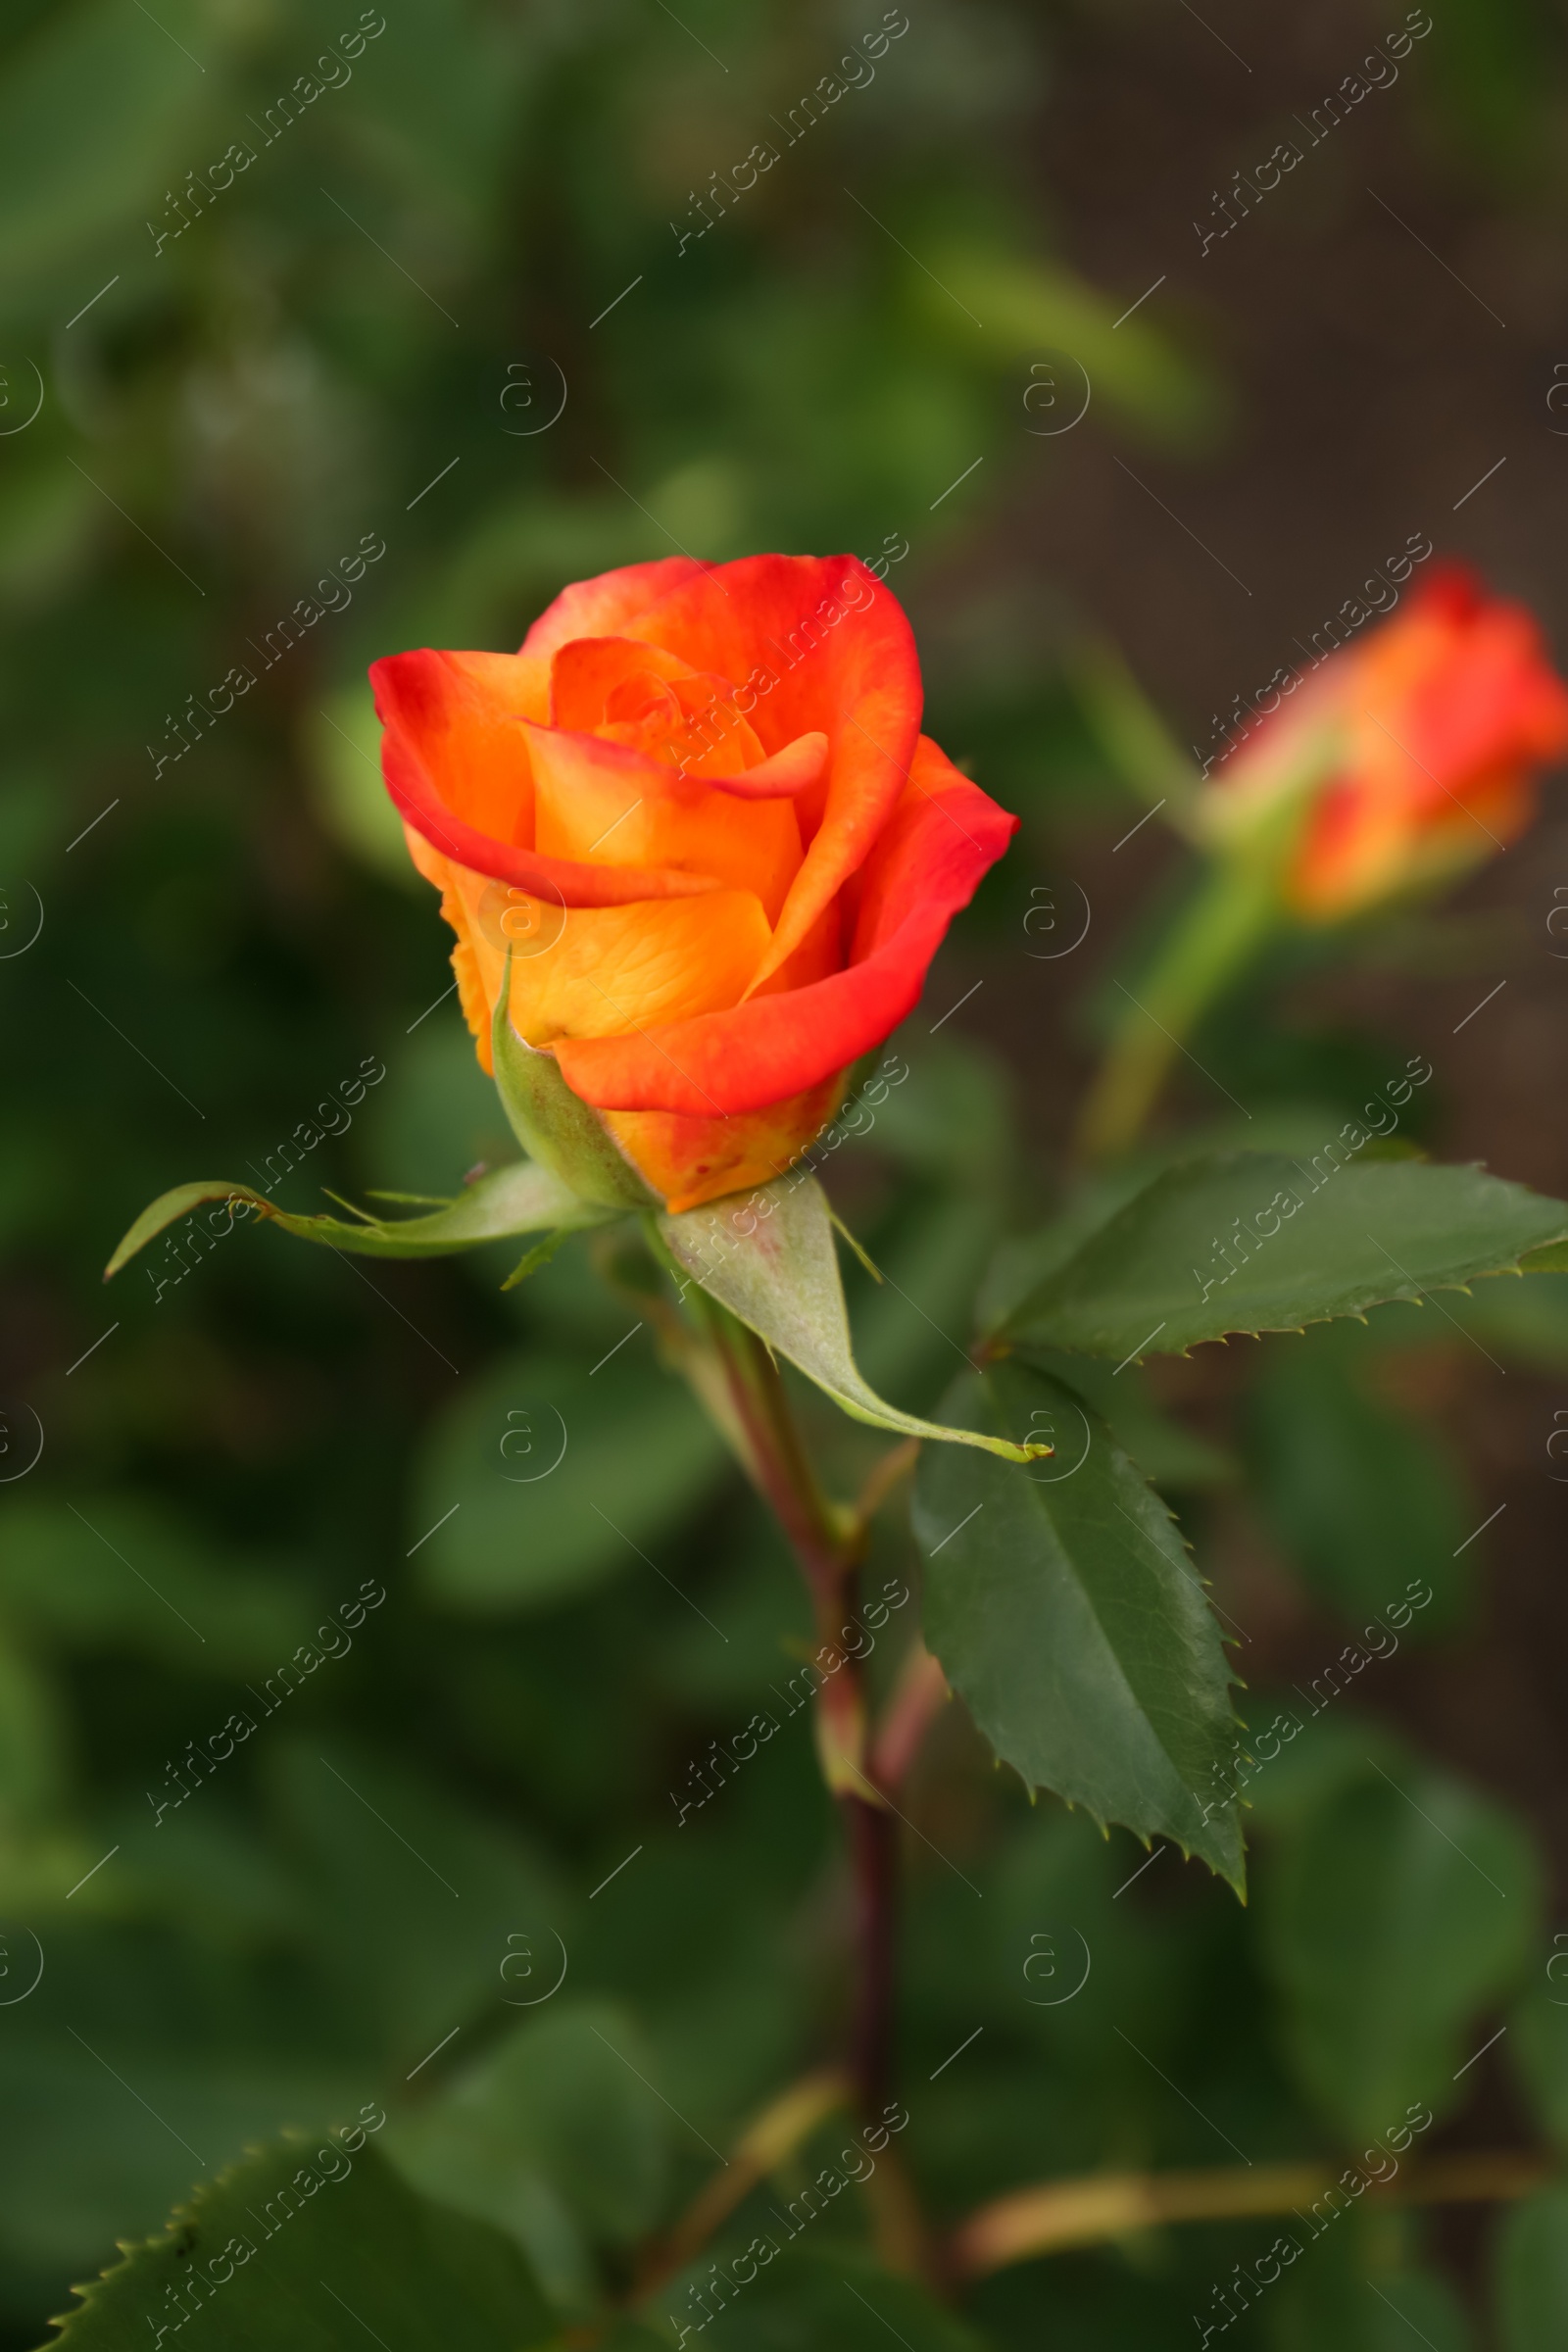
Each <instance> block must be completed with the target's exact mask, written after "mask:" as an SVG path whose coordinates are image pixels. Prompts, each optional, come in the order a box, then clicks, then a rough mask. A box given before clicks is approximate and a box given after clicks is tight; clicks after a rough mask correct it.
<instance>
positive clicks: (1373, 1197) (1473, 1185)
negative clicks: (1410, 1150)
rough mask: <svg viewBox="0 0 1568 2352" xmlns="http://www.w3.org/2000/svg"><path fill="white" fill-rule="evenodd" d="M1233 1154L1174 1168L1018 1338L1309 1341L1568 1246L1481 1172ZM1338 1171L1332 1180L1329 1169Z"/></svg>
mask: <svg viewBox="0 0 1568 2352" xmlns="http://www.w3.org/2000/svg"><path fill="white" fill-rule="evenodd" d="M1339 1149H1340V1150H1341V1152H1342V1158H1341V1160H1340V1161H1339V1162H1338V1163H1336V1162H1334V1161H1333V1160H1329V1154H1328V1152H1320V1153H1318V1154H1317V1156H1316V1158H1315V1159H1314V1160H1313V1162H1312V1165H1311V1167H1310V1168H1307V1167H1305V1166H1303V1165H1302V1163H1301V1162H1300V1161H1299V1160H1297V1159H1292V1158H1289V1157H1287V1156H1286V1154H1285V1153H1284V1152H1226V1153H1224V1154H1221V1155H1219V1156H1217V1157H1215V1158H1211V1159H1201V1160H1194V1161H1192V1162H1190V1163H1189V1164H1188V1165H1187V1166H1185V1167H1178V1168H1172V1169H1169V1170H1167V1172H1166V1173H1165V1174H1164V1175H1162V1176H1160V1177H1157V1178H1156V1179H1155V1181H1154V1182H1153V1183H1152V1185H1150V1186H1149V1188H1148V1190H1147V1191H1145V1192H1143V1193H1140V1194H1139V1195H1138V1197H1137V1199H1136V1200H1134V1201H1129V1202H1128V1204H1127V1206H1126V1207H1125V1208H1123V1209H1120V1210H1119V1211H1118V1212H1117V1214H1116V1215H1115V1216H1113V1217H1111V1218H1110V1219H1109V1221H1108V1222H1107V1223H1106V1224H1104V1225H1103V1226H1101V1227H1100V1229H1099V1230H1098V1231H1097V1232H1095V1233H1094V1234H1092V1235H1091V1236H1090V1238H1089V1239H1088V1241H1086V1242H1085V1243H1084V1244H1083V1245H1082V1246H1081V1247H1080V1248H1079V1249H1078V1250H1075V1251H1074V1253H1073V1254H1072V1256H1071V1257H1069V1258H1068V1259H1067V1260H1066V1262H1065V1263H1064V1264H1063V1265H1060V1266H1058V1267H1056V1268H1055V1269H1054V1271H1053V1272H1051V1273H1049V1274H1047V1275H1046V1277H1045V1278H1044V1280H1043V1281H1041V1282H1040V1283H1039V1284H1037V1285H1036V1287H1035V1288H1034V1289H1033V1290H1032V1291H1031V1292H1030V1293H1029V1294H1028V1296H1027V1297H1026V1298H1025V1299H1023V1301H1022V1303H1021V1304H1020V1305H1018V1306H1017V1307H1015V1308H1014V1310H1013V1312H1012V1314H1011V1315H1010V1317H1009V1318H1008V1320H1007V1322H1006V1323H1005V1325H1004V1326H1003V1332H1002V1336H1003V1337H1004V1338H1005V1339H1008V1340H1012V1341H1014V1342H1030V1341H1035V1342H1039V1343H1040V1344H1041V1345H1043V1346H1046V1347H1051V1348H1071V1349H1073V1350H1075V1351H1076V1352H1078V1353H1080V1354H1085V1355H1108V1356H1115V1357H1116V1358H1118V1359H1125V1358H1127V1357H1130V1356H1141V1355H1146V1354H1149V1353H1151V1352H1154V1353H1157V1354H1160V1355H1179V1354H1184V1353H1185V1352H1186V1350H1187V1349H1188V1348H1194V1347H1197V1346H1198V1345H1199V1344H1200V1343H1201V1342H1202V1341H1204V1340H1218V1339H1223V1338H1224V1337H1225V1336H1226V1335H1227V1334H1228V1333H1231V1332H1252V1333H1256V1332H1263V1331H1299V1330H1300V1329H1301V1327H1302V1326H1303V1325H1304V1324H1307V1323H1312V1322H1322V1321H1324V1320H1326V1319H1327V1318H1328V1317H1330V1316H1333V1315H1360V1314H1364V1313H1365V1312H1366V1310H1367V1308H1368V1307H1370V1306H1376V1305H1377V1304H1379V1302H1380V1301H1382V1300H1384V1299H1421V1298H1422V1297H1423V1296H1424V1295H1425V1294H1426V1293H1428V1292H1430V1291H1434V1290H1443V1289H1448V1290H1455V1289H1462V1288H1463V1287H1464V1285H1465V1284H1467V1283H1469V1282H1472V1281H1473V1280H1474V1279H1475V1278H1476V1276H1477V1275H1480V1274H1496V1273H1500V1272H1502V1271H1503V1270H1504V1269H1507V1268H1512V1267H1515V1266H1517V1265H1518V1262H1519V1260H1520V1259H1521V1258H1522V1257H1523V1256H1524V1255H1525V1254H1526V1252H1527V1251H1529V1250H1533V1249H1536V1248H1538V1247H1539V1246H1540V1245H1541V1244H1542V1243H1544V1242H1547V1241H1554V1240H1557V1239H1559V1238H1560V1237H1562V1236H1563V1235H1564V1234H1565V1233H1568V1207H1565V1206H1564V1205H1563V1203H1562V1202H1561V1201H1546V1200H1544V1199H1543V1198H1542V1197H1541V1196H1540V1195H1539V1194H1537V1193H1530V1192H1527V1191H1526V1190H1525V1189H1524V1187H1523V1186H1522V1185H1517V1184H1505V1183H1504V1182H1503V1181H1502V1180H1501V1178H1500V1177H1496V1176H1489V1175H1488V1174H1487V1173H1486V1172H1485V1170H1484V1169H1481V1168H1475V1167H1462V1168H1435V1167H1429V1166H1427V1165H1426V1164H1425V1163H1424V1162H1421V1161H1417V1160H1364V1161H1359V1162H1348V1161H1347V1160H1345V1159H1344V1157H1343V1152H1344V1148H1343V1147H1339ZM1325 1160H1329V1168H1328V1172H1327V1173H1325V1172H1324V1168H1323V1165H1322V1163H1323V1162H1324V1161H1325Z"/></svg>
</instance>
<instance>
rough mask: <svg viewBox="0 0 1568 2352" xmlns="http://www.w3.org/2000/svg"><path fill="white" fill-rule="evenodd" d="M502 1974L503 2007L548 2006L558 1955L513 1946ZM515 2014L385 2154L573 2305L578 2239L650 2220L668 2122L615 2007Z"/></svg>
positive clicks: (646, 2060) (578, 2279)
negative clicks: (492, 2229)
mask: <svg viewBox="0 0 1568 2352" xmlns="http://www.w3.org/2000/svg"><path fill="white" fill-rule="evenodd" d="M507 1966H508V1969H509V1974H508V1977H507V1980H506V1991H505V1994H504V1997H506V1998H510V1999H516V2000H522V1999H529V1998H536V1997H538V1996H539V1995H546V1996H548V1993H549V1987H550V1985H551V1984H552V1982H553V1981H554V1979H555V1976H556V1971H557V1967H558V1960H557V1947H555V1946H553V1945H552V1944H551V1942H550V1939H549V1938H548V1937H547V1936H542V1935H538V1934H536V1935H534V1936H528V1937H524V1936H518V1937H516V1938H515V1941H514V1943H513V1945H512V1946H511V1947H510V1949H509V1953H508V1961H507ZM524 1971H526V1972H527V1974H526V1975H524V1973H523V1972H524ZM513 2014H514V2016H515V2019H516V2023H515V2026H514V2028H513V2030H512V2032H511V2033H509V2034H507V2035H506V2036H505V2038H504V2039H503V2040H501V2041H500V2042H498V2043H496V2044H495V2045H494V2046H493V2047H492V2048H490V2049H489V2050H487V2051H486V2053H485V2055H484V2056H483V2057H482V2058H481V2059H479V2061H478V2062H477V2063H476V2064H475V2065H473V2066H471V2067H470V2068H469V2069H468V2070H467V2071H466V2073H464V2074H462V2075H460V2076H459V2077H458V2078H457V2080H456V2081H455V2082H453V2084H452V2085H451V2087H450V2089H449V2090H448V2091H447V2093H446V2095H445V2097H444V2098H442V2099H441V2100H440V2101H439V2103H438V2104H436V2105H434V2106H431V2107H426V2108H425V2109H424V2110H423V2111H422V2112H420V2113H418V2114H417V2115H414V2116H411V2117H410V2118H409V2119H408V2120H407V2121H406V2122H404V2123H402V2124H401V2125H397V2126H394V2129H393V2133H392V2139H391V2149H392V2153H393V2154H394V2155H395V2157H396V2160H397V2162H398V2164H399V2165H400V2166H401V2168H402V2170H403V2171H404V2172H405V2173H406V2174H407V2176H408V2178H409V2179H410V2180H413V2182H414V2183H415V2185H416V2186H417V2187H418V2188H421V2189H423V2190H425V2191H426V2193H427V2194H429V2195H431V2196H434V2197H439V2198H441V2199H442V2200H443V2202H445V2203H447V2204H450V2205H454V2206H456V2207H458V2208H459V2209H460V2210H461V2211H462V2212H464V2213H470V2214H473V2215H475V2216H477V2217H478V2218H479V2219H481V2220H484V2221H490V2222H493V2223H494V2224H495V2225H496V2227H497V2228H498V2229H505V2230H506V2231H507V2232H508V2233H509V2235H512V2236H514V2237H515V2238H516V2239H517V2241H518V2242H519V2243H520V2244H521V2246H522V2247H523V2250H524V2251H525V2252H526V2253H527V2254H528V2255H529V2257H530V2259H531V2260H532V2261H533V2262H534V2264H535V2266H536V2268H537V2269H538V2271H539V2273H540V2276H541V2277H542V2278H544V2279H545V2280H546V2282H547V2284H548V2285H549V2286H550V2287H551V2289H552V2290H553V2291H554V2292H556V2293H557V2294H564V2295H568V2296H572V2297H574V2298H576V2299H579V2300H580V2299H581V2298H582V2296H583V2295H584V2293H585V2292H586V2291H587V2290H588V2288H589V2284H590V2281H591V2276H592V2274H591V2270H590V2267H589V2263H588V2259H587V2251H586V2248H585V2247H584V2246H583V2245H582V2244H581V2241H580V2236H579V2232H582V2231H585V2232H586V2233H587V2234H588V2235H589V2236H591V2237H593V2238H595V2239H599V2240H602V2241H608V2242H609V2243H611V2244H624V2243H627V2242H629V2241H630V2240H632V2239H633V2238H635V2237H637V2236H639V2235H641V2234H642V2232H644V2231H645V2230H647V2229H651V2228H652V2227H653V2226H654V2224H655V2223H656V2222H657V2220H658V2219H659V2217H660V2214H661V2212H662V2207H663V2202H664V2197H665V2193H666V2177H667V2173H668V2165H669V2111H668V2109H667V2108H666V2107H665V2106H664V2105H663V2103H662V2100H661V2099H660V2097H659V2095H658V2093H657V2092H656V2091H654V2090H653V2089H651V2088H650V2087H649V2082H648V2077H649V2074H650V2071H651V2069H652V2068H653V2066H654V2061H653V2058H652V2056H651V2055H650V2053H649V2051H648V2049H647V2047H646V2045H645V2043H644V2042H643V2040H642V2037H641V2035H640V2034H639V2032H638V2030H637V2027H636V2025H635V2024H634V2022H633V2020H632V2018H631V2017H630V2016H629V2015H628V2013H627V2012H626V2011H625V2010H623V2009H621V2008H619V2007H618V2006H616V2005H613V2004H612V2003H609V2002H604V2001H591V2002H573V2001H571V2000H570V1999H569V1996H566V1997H563V1998H562V1999H561V2000H560V2001H558V2002H553V2003H552V2005H551V2006H550V2007H549V2008H537V2009H534V2010H533V2011H531V2012H529V2011H527V2010H524V2009H522V2008H518V2009H516V2010H515V2011H514V2013H513Z"/></svg>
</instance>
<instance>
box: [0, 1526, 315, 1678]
mask: <svg viewBox="0 0 1568 2352" xmlns="http://www.w3.org/2000/svg"><path fill="white" fill-rule="evenodd" d="M5 1528H6V1544H5V1556H4V1562H3V1565H0V1598H3V1600H4V1602H5V1606H6V1608H7V1610H8V1612H9V1613H10V1614H11V1615H12V1616H13V1617H14V1618H15V1619H16V1620H17V1622H18V1623H19V1624H20V1625H22V1626H24V1627H25V1629H26V1631H27V1632H28V1633H29V1634H30V1635H31V1636H32V1637H33V1638H34V1639H35V1640H36V1641H37V1642H39V1643H40V1644H48V1645H50V1646H59V1647H61V1648H69V1649H73V1650H84V1651H87V1652H89V1653H91V1652H92V1651H94V1650H97V1651H114V1650H129V1651H132V1652H134V1653H135V1654H137V1655H139V1656H141V1657H146V1658H151V1659H154V1660H156V1661H157V1662H158V1663H159V1664H160V1665H164V1666H173V1667H177V1668H179V1669H180V1670H182V1671H184V1672H187V1673H192V1674H203V1675H207V1674H218V1675H229V1674H234V1675H239V1676H241V1677H243V1676H245V1675H250V1674H255V1673H256V1672H257V1671H258V1670H260V1671H262V1672H263V1673H265V1672H266V1671H267V1670H268V1669H269V1668H270V1667H273V1666H275V1665H276V1664H277V1663H278V1661H279V1659H282V1658H287V1657H288V1656H289V1655H290V1654H291V1652H292V1651H293V1650H294V1648H295V1647H296V1645H297V1644H298V1643H299V1642H301V1641H303V1640H304V1639H305V1638H306V1636H307V1635H309V1634H310V1633H311V1631H312V1630H313V1628H314V1626H315V1625H316V1624H317V1623H318V1622H319V1619H318V1614H317V1611H316V1604H315V1601H314V1598H313V1597H312V1596H311V1595H310V1594H308V1593H306V1592H304V1591H303V1590H302V1589H301V1587H300V1585H299V1584H298V1583H297V1582H296V1581H295V1579H294V1577H293V1576H292V1575H289V1574H285V1573H282V1572H281V1563H279V1562H276V1561H273V1560H270V1559H268V1558H266V1557H263V1558H261V1559H255V1558H252V1559H250V1560H245V1559H242V1558H236V1557H235V1555H234V1553H233V1552H231V1551H229V1550H227V1549H225V1548H220V1547H218V1546H216V1545H214V1544H211V1543H210V1542H208V1541H207V1540H206V1539H205V1538H204V1537H203V1536H202V1535H201V1534H200V1533H199V1532H198V1531H197V1530H196V1529H194V1528H193V1527H192V1526H191V1525H190V1523H189V1522H188V1521H186V1520H185V1519H184V1518H182V1517H181V1516H180V1515H179V1514H178V1513H177V1512H175V1511H172V1510H170V1509H168V1508H167V1507H164V1506H162V1505H160V1504H157V1503H153V1502H149V1501H147V1500H145V1499H144V1498H143V1497H142V1496H140V1495H127V1494H122V1493H117V1492H115V1491H114V1490H113V1489H111V1490H109V1491H107V1492H103V1493H97V1492H94V1491H91V1490H88V1491H87V1492H82V1491H81V1490H80V1489H79V1488H78V1489H77V1491H76V1496H75V1498H74V1499H73V1500H72V1501H70V1502H55V1501H53V1500H50V1499H49V1498H47V1497H45V1496H42V1495H40V1496H38V1497H37V1498H36V1499H34V1500H27V1501H9V1502H8V1503H7V1505H6V1521H5ZM344 1586H345V1588H346V1589H348V1590H352V1587H350V1586H349V1584H348V1579H347V1578H346V1577H345V1579H344Z"/></svg>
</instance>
